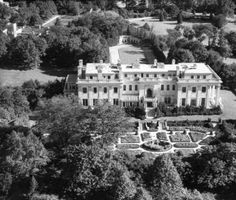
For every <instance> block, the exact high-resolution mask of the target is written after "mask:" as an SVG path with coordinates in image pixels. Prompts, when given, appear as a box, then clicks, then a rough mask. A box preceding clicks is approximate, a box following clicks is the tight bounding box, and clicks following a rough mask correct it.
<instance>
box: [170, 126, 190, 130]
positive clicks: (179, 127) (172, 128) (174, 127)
mask: <svg viewBox="0 0 236 200" xmlns="http://www.w3.org/2000/svg"><path fill="white" fill-rule="evenodd" d="M185 129H186V127H184V126H172V127H169V130H170V131H184V130H185Z"/></svg>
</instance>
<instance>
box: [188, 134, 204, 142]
mask: <svg viewBox="0 0 236 200" xmlns="http://www.w3.org/2000/svg"><path fill="white" fill-rule="evenodd" d="M189 135H190V138H191V140H192V141H193V142H198V141H200V140H202V139H203V138H204V137H205V136H206V134H204V133H200V132H190V133H189Z"/></svg>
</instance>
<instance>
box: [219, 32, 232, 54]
mask: <svg viewBox="0 0 236 200" xmlns="http://www.w3.org/2000/svg"><path fill="white" fill-rule="evenodd" d="M216 50H218V52H219V53H220V55H221V56H222V57H223V58H227V57H229V56H231V48H230V46H229V44H228V41H227V40H226V38H225V33H224V31H223V30H220V32H219V39H218V46H217V47H216Z"/></svg>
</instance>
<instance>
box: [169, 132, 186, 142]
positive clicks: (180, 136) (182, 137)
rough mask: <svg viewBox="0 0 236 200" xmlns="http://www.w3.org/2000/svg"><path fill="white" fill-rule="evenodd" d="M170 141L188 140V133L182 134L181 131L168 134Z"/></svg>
mask: <svg viewBox="0 0 236 200" xmlns="http://www.w3.org/2000/svg"><path fill="white" fill-rule="evenodd" d="M170 140H171V142H190V139H189V137H188V135H184V134H183V133H178V132H177V133H175V134H174V135H171V136H170Z"/></svg>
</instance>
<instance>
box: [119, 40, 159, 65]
mask: <svg viewBox="0 0 236 200" xmlns="http://www.w3.org/2000/svg"><path fill="white" fill-rule="evenodd" d="M118 52H119V58H120V61H121V63H122V64H132V63H135V62H136V61H137V59H138V60H139V61H140V63H143V64H152V63H153V61H154V59H155V57H154V55H153V52H152V50H151V49H149V48H147V47H138V46H133V45H124V47H121V48H119V49H118Z"/></svg>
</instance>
